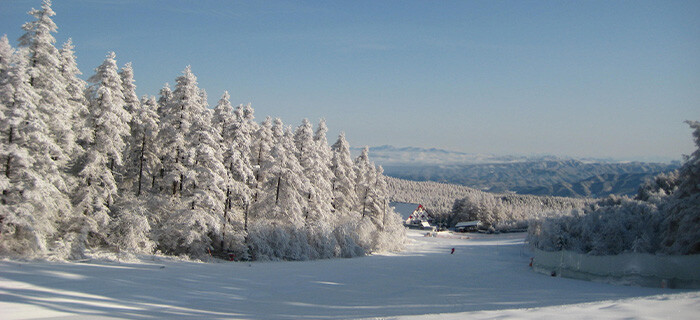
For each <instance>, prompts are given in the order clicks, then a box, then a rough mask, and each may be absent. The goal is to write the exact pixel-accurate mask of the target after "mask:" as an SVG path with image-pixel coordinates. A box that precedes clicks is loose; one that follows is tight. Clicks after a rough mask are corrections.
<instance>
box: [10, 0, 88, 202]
mask: <svg viewBox="0 0 700 320" xmlns="http://www.w3.org/2000/svg"><path fill="white" fill-rule="evenodd" d="M29 14H30V15H31V16H33V17H34V18H35V19H36V20H34V21H30V22H27V23H25V24H24V25H23V26H22V29H23V30H24V31H25V33H24V34H23V35H22V36H21V37H20V38H19V45H20V47H22V48H28V49H29V64H28V66H27V72H28V74H29V84H30V85H31V86H32V87H33V88H34V89H35V90H36V92H37V93H38V94H39V96H40V97H41V98H40V100H39V102H38V108H39V111H40V115H41V117H42V120H43V121H44V122H45V123H46V124H47V126H48V128H49V130H50V131H51V133H50V134H51V138H52V139H54V140H55V141H56V144H57V145H58V146H59V147H60V148H58V149H55V150H51V152H52V154H51V159H55V160H54V162H55V165H56V167H58V168H59V169H60V170H65V169H66V165H67V163H68V161H69V160H70V156H71V155H72V154H73V153H74V150H75V148H76V147H77V143H76V140H75V137H74V133H73V128H72V121H71V120H72V117H73V114H74V112H75V110H72V108H71V107H72V104H71V103H69V94H68V93H67V92H66V86H65V84H66V81H65V79H64V77H63V75H62V74H61V56H60V53H59V51H58V49H56V47H55V46H54V44H55V43H56V39H55V38H54V37H53V35H52V33H55V32H56V31H57V30H58V28H57V26H56V24H55V23H54V22H53V20H52V19H51V17H52V16H54V15H55V14H56V13H55V12H54V11H53V10H52V9H51V1H50V0H44V2H43V4H42V6H41V9H39V10H37V9H32V10H30V11H29ZM65 176H66V175H65V174H64V175H62V176H61V177H60V178H57V179H55V180H54V181H53V183H54V184H56V186H57V187H58V188H59V189H61V190H64V191H66V192H67V191H68V186H67V185H66V182H65V181H64V180H65Z"/></svg>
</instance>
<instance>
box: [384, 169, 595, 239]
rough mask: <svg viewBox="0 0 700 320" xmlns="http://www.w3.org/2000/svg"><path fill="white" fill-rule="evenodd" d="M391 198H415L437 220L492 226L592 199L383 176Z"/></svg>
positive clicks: (517, 223)
mask: <svg viewBox="0 0 700 320" xmlns="http://www.w3.org/2000/svg"><path fill="white" fill-rule="evenodd" d="M387 179H388V180H387V181H388V184H389V194H390V195H391V199H392V201H398V202H418V203H420V204H422V205H423V206H424V207H426V210H427V211H428V212H429V213H430V214H431V215H432V216H433V217H434V219H435V221H436V222H437V223H441V224H445V225H447V226H450V227H454V226H455V225H456V224H457V223H458V222H460V221H473V220H479V221H481V223H482V225H483V227H484V228H490V229H492V230H502V231H505V230H513V229H525V228H527V227H528V224H529V221H530V220H533V219H539V218H543V217H548V216H558V215H561V214H563V212H568V211H570V210H572V209H577V208H583V207H585V206H587V205H589V204H591V203H593V202H594V200H592V199H582V198H565V197H552V196H532V195H518V194H512V193H504V194H498V193H490V192H484V191H481V190H477V189H473V188H470V187H466V186H460V185H455V184H447V183H440V182H431V181H420V182H419V181H408V180H402V179H397V178H391V177H390V178H387Z"/></svg>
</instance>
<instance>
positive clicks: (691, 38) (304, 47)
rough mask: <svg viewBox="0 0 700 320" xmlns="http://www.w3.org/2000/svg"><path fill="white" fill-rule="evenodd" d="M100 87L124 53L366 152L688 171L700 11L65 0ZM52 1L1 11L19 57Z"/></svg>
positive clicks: (69, 27) (156, 72)
mask: <svg viewBox="0 0 700 320" xmlns="http://www.w3.org/2000/svg"><path fill="white" fill-rule="evenodd" d="M54 2H55V3H54V5H53V9H54V11H56V13H57V15H56V16H55V17H54V21H55V22H56V23H57V24H58V27H59V30H58V33H57V34H56V35H55V36H56V38H57V40H58V42H59V43H58V45H60V44H61V43H62V42H64V41H65V40H66V39H68V38H69V37H71V38H73V41H74V43H75V45H76V51H77V55H78V63H79V66H80V68H81V70H82V71H83V73H85V77H88V76H89V75H91V74H92V73H93V69H94V68H95V67H96V66H97V65H99V64H100V63H101V61H102V60H103V59H104V57H105V55H106V53H107V52H109V51H115V52H116V53H117V59H118V62H119V64H120V65H122V64H124V63H126V62H132V63H133V65H134V69H135V76H136V84H137V86H138V90H137V91H138V93H139V94H140V95H142V94H151V95H155V94H157V92H158V90H159V89H160V88H161V87H162V85H163V84H164V83H165V82H169V83H170V84H173V83H174V79H175V77H177V76H178V75H179V74H180V73H181V71H182V70H183V69H184V67H185V66H187V65H191V66H192V70H193V71H194V72H195V74H196V75H197V76H198V77H199V83H200V86H201V87H202V88H205V89H206V90H207V92H208V94H209V101H210V103H212V104H215V103H216V101H217V100H218V98H219V97H220V96H221V94H222V93H223V91H224V90H228V91H229V92H230V94H231V100H232V102H233V103H235V104H238V103H248V102H251V103H252V106H253V107H254V108H255V111H256V115H257V118H258V120H262V119H263V118H264V117H265V116H268V115H269V116H273V117H281V118H282V119H283V120H284V121H285V123H287V124H291V125H295V126H296V125H298V124H299V123H300V122H301V119H303V118H309V119H310V120H311V121H312V122H316V121H317V120H318V119H319V118H321V117H324V118H326V120H327V122H328V125H329V127H330V129H331V131H330V133H329V139H330V140H334V139H335V135H337V133H339V132H340V131H345V132H346V133H347V136H348V139H349V141H350V143H351V144H352V145H354V146H359V145H371V146H374V145H383V144H392V145H396V146H417V147H437V148H444V149H450V150H455V151H463V152H469V153H493V154H498V155H504V154H518V155H522V154H525V155H527V154H552V155H563V156H576V157H611V158H617V159H642V160H644V159H652V160H654V159H680V156H681V154H689V153H691V152H692V151H693V150H694V145H693V143H692V139H691V135H690V133H691V132H690V130H689V129H688V127H687V125H685V124H684V123H683V121H684V120H688V119H691V120H700V1H342V2H341V1H337V2H336V1H247V2H243V1H136V0H124V1H117V0H81V1H78V0H76V1H70V0H59V1H54ZM40 6H41V1H40V0H31V1H29V0H0V34H1V33H4V34H7V35H8V37H9V38H10V40H11V43H12V44H13V45H16V39H17V38H18V37H19V36H20V35H21V34H22V30H21V25H22V23H24V22H25V21H27V20H29V19H30V17H29V16H28V15H27V14H26V12H27V11H28V10H29V9H30V8H31V7H40Z"/></svg>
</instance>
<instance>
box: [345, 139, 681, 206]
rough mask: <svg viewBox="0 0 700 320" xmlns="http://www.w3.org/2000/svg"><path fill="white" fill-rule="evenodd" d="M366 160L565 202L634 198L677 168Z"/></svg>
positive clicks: (522, 159)
mask: <svg viewBox="0 0 700 320" xmlns="http://www.w3.org/2000/svg"><path fill="white" fill-rule="evenodd" d="M359 150H360V149H356V150H353V151H355V152H359ZM370 157H371V159H372V160H373V161H375V162H376V163H377V164H380V165H382V166H383V167H384V173H385V174H386V175H388V176H391V177H396V178H401V179H407V180H415V181H437V182H445V183H453V184H460V185H465V186H469V187H472V188H477V189H481V190H484V191H490V192H515V193H519V194H533V195H553V196H563V197H605V196H608V195H610V194H615V195H633V194H635V193H636V192H637V189H638V188H639V186H640V185H641V184H642V183H643V182H644V181H645V180H646V179H648V178H651V177H653V176H655V175H657V174H659V173H661V172H668V171H672V170H675V169H677V168H678V166H679V163H673V164H664V163H646V162H615V161H613V160H609V159H572V158H559V157H555V156H534V157H526V156H494V155H488V154H468V153H461V152H454V151H447V150H441V149H425V148H415V147H406V148H396V147H393V146H380V147H374V148H370Z"/></svg>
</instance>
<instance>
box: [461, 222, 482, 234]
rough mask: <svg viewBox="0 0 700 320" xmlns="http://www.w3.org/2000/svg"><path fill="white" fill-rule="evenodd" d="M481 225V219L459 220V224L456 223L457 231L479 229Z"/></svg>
mask: <svg viewBox="0 0 700 320" xmlns="http://www.w3.org/2000/svg"><path fill="white" fill-rule="evenodd" d="M480 225H481V221H479V220H474V221H464V222H458V223H457V225H455V231H456V232H471V231H478V230H479V226H480Z"/></svg>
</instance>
